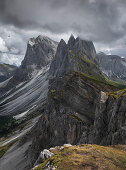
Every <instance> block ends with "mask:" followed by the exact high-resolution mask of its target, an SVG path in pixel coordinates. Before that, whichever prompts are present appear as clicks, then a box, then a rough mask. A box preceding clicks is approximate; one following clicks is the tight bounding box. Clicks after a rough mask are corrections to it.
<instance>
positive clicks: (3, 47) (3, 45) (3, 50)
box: [0, 37, 8, 52]
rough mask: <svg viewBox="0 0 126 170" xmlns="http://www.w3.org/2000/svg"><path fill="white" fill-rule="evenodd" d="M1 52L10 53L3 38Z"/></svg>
mask: <svg viewBox="0 0 126 170" xmlns="http://www.w3.org/2000/svg"><path fill="white" fill-rule="evenodd" d="M0 51H1V52H7V51H8V48H7V46H6V43H5V41H4V40H3V39H2V38H1V37H0Z"/></svg>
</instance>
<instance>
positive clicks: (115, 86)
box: [75, 71, 126, 91]
mask: <svg viewBox="0 0 126 170" xmlns="http://www.w3.org/2000/svg"><path fill="white" fill-rule="evenodd" d="M75 73H76V74H78V75H80V76H82V77H85V78H86V79H88V80H90V81H92V82H94V83H95V84H97V85H99V86H100V87H101V88H103V89H102V90H103V91H105V89H106V88H107V87H108V91H110V90H111V91H118V90H124V89H126V84H121V83H119V82H114V81H111V80H109V79H106V80H102V79H99V78H98V77H96V76H92V75H88V74H86V73H83V72H78V71H76V72H75Z"/></svg>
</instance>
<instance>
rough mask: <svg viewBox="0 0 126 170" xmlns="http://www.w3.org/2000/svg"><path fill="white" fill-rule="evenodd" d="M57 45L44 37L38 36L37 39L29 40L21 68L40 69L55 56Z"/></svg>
mask: <svg viewBox="0 0 126 170" xmlns="http://www.w3.org/2000/svg"><path fill="white" fill-rule="evenodd" d="M57 45H58V43H57V42H55V41H53V40H51V39H50V38H48V37H46V36H42V35H39V36H38V37H37V38H31V39H30V40H29V41H28V45H27V51H26V55H25V58H24V60H23V61H22V65H21V67H22V68H26V67H36V68H41V67H43V66H46V65H48V64H49V63H50V62H51V60H52V59H53V57H54V56H55V53H56V49H57Z"/></svg>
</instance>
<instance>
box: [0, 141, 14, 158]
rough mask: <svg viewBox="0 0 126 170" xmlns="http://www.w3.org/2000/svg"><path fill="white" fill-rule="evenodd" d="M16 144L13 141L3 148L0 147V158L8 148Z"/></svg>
mask: <svg viewBox="0 0 126 170" xmlns="http://www.w3.org/2000/svg"><path fill="white" fill-rule="evenodd" d="M15 142H16V140H15V141H13V142H11V143H9V144H7V145H5V146H0V158H2V156H3V155H4V154H5V153H6V152H7V151H8V150H9V148H10V147H11V146H12V145H13V144H14V143H15Z"/></svg>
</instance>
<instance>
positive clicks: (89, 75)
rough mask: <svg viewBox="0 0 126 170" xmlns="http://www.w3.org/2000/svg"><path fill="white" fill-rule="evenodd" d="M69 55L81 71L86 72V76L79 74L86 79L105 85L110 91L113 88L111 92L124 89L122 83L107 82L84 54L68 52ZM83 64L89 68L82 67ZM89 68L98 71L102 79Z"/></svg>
mask: <svg viewBox="0 0 126 170" xmlns="http://www.w3.org/2000/svg"><path fill="white" fill-rule="evenodd" d="M70 54H71V56H72V57H73V58H74V59H75V60H76V61H77V62H78V64H79V65H80V67H82V69H83V70H85V71H86V72H87V74H86V73H82V72H81V74H83V76H85V77H86V78H88V79H91V80H93V81H95V83H103V84H105V85H108V86H111V89H112V88H113V90H115V89H125V88H126V82H124V81H121V82H119V81H118V82H117V81H113V80H109V79H108V77H107V76H106V75H104V74H103V73H102V71H101V70H100V68H99V67H98V65H97V64H96V63H94V62H93V61H92V60H90V59H89V58H88V56H86V55H85V54H82V56H79V55H77V54H75V53H74V52H73V51H70ZM83 56H85V57H83ZM83 62H84V63H87V65H88V66H89V68H88V67H85V66H84V65H83V64H84V63H83ZM90 68H94V69H96V70H98V71H99V73H100V72H101V75H102V77H101V76H100V75H98V74H97V73H95V72H92V71H91V70H90ZM103 77H104V79H103Z"/></svg>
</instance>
